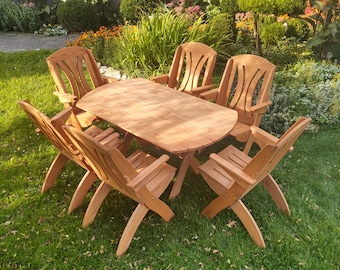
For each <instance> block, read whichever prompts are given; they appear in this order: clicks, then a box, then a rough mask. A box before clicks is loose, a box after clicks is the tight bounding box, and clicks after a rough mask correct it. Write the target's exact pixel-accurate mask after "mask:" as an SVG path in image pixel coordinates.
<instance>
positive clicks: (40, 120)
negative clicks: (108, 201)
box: [18, 100, 122, 213]
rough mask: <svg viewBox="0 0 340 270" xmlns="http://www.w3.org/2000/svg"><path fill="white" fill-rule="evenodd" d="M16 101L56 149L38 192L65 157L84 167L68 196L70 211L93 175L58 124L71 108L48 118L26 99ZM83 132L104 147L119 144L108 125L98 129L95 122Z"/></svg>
mask: <svg viewBox="0 0 340 270" xmlns="http://www.w3.org/2000/svg"><path fill="white" fill-rule="evenodd" d="M18 104H19V105H20V107H21V108H22V109H23V110H24V111H25V113H26V114H27V116H28V117H29V118H31V120H32V121H33V122H34V123H35V125H36V127H37V131H38V132H41V133H43V134H44V135H45V136H46V138H47V139H48V140H49V141H50V142H51V143H52V144H53V145H54V146H55V148H56V149H57V151H58V154H57V156H56V157H55V159H54V160H53V162H52V163H51V165H50V167H49V169H48V171H47V174H46V176H45V181H44V183H43V186H42V189H41V192H42V193H43V192H46V191H47V190H49V189H50V188H52V187H53V186H54V183H55V181H56V179H57V177H58V175H59V174H60V171H61V170H62V168H63V167H64V166H65V164H66V162H67V161H68V160H72V161H74V162H75V163H77V164H78V165H80V166H81V167H82V168H84V169H85V170H86V173H85V175H84V177H83V179H82V180H81V182H80V183H79V185H78V188H77V191H76V193H77V196H73V198H72V200H71V203H70V206H69V213H70V212H72V211H73V210H74V209H75V208H77V207H78V206H80V204H81V203H82V201H83V199H84V197H85V195H86V193H87V191H88V190H89V188H90V187H91V186H92V184H93V182H94V181H95V180H96V179H97V176H96V174H95V173H94V172H93V170H92V168H91V167H90V166H89V165H88V164H87V163H86V162H85V160H84V158H83V156H82V155H81V154H80V153H79V151H78V150H76V148H75V147H74V146H73V144H72V142H71V140H70V139H69V137H68V136H67V135H66V133H65V132H64V130H63V128H62V125H64V124H65V122H66V120H67V119H68V118H69V117H70V115H71V113H72V108H66V109H64V110H63V111H62V112H60V113H58V114H57V115H55V116H54V117H53V118H51V119H50V118H49V117H47V116H46V115H45V114H43V113H42V112H40V111H39V110H38V109H36V108H35V107H34V106H33V105H31V104H30V103H29V102H28V101H25V100H21V101H19V102H18ZM84 132H85V133H86V134H87V135H88V136H90V137H91V138H93V139H94V140H96V141H97V142H99V143H101V144H103V145H105V147H108V148H112V147H120V146H121V144H122V141H121V140H120V139H119V134H118V133H117V132H114V130H113V129H112V128H108V129H106V130H102V129H100V128H98V127H96V126H91V127H89V128H88V129H86V130H85V131H84Z"/></svg>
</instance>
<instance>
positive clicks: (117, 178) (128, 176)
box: [63, 126, 176, 256]
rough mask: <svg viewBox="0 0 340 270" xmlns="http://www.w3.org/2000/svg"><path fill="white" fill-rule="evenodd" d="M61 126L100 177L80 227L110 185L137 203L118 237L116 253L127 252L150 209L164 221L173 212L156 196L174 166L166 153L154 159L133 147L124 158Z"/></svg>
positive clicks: (167, 179) (76, 131) (89, 138)
mask: <svg viewBox="0 0 340 270" xmlns="http://www.w3.org/2000/svg"><path fill="white" fill-rule="evenodd" d="M63 127H64V129H65V131H66V133H67V134H68V135H69V137H70V139H71V140H72V142H73V143H74V145H75V146H76V147H77V148H78V150H79V151H80V153H81V154H82V155H83V156H84V157H85V160H86V162H87V163H88V164H89V165H90V166H91V167H92V168H93V171H94V172H95V173H96V175H97V176H98V177H99V179H100V180H101V181H102V183H101V184H100V186H99V187H98V189H97V190H96V192H95V194H94V196H93V197H92V199H91V202H90V204H89V206H88V208H87V210H86V213H85V216H84V220H83V227H85V226H87V225H89V224H90V223H92V222H93V220H94V218H95V216H96V214H97V212H98V210H99V208H100V206H101V204H102V202H103V201H104V199H105V197H106V196H107V194H108V193H109V191H110V190H111V189H116V190H118V191H119V192H121V193H122V194H124V195H125V196H127V197H129V198H131V199H132V200H134V201H136V202H137V203H138V205H137V207H136V209H135V211H134V212H133V214H132V216H131V218H130V220H129V221H128V223H127V225H126V227H125V229H124V232H123V234H122V236H121V239H120V241H119V244H118V248H117V251H116V254H117V256H121V255H123V254H124V253H125V252H126V250H127V249H128V247H129V245H130V243H131V240H132V237H133V235H134V234H135V232H136V230H137V228H138V226H139V224H140V223H141V222H142V220H143V218H144V216H145V215H146V213H147V212H148V211H149V210H152V211H154V212H156V213H157V214H158V215H160V216H161V217H162V218H163V219H164V220H165V221H170V219H171V218H172V217H173V216H174V213H173V212H172V210H171V209H170V208H169V206H168V205H167V204H165V203H164V202H163V201H162V200H160V199H159V197H160V196H161V195H162V194H163V192H164V191H165V189H166V188H167V187H168V185H169V184H170V182H171V180H172V179H173V177H174V175H175V171H176V168H174V167H172V166H170V165H168V164H167V163H166V161H167V160H168V159H169V157H168V156H167V155H162V156H161V157H159V158H158V159H156V158H154V157H153V156H151V155H149V154H147V153H144V152H142V151H136V152H134V153H133V154H131V155H130V156H129V157H127V158H125V157H124V156H123V154H122V153H121V152H120V151H119V150H118V149H116V148H113V149H108V148H107V147H105V146H103V145H101V144H99V143H98V142H96V141H95V140H93V138H91V137H90V136H88V134H86V133H84V132H81V131H79V130H77V129H76V128H74V127H71V126H63Z"/></svg>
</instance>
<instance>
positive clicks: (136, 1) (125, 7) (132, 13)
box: [119, 0, 158, 24]
mask: <svg viewBox="0 0 340 270" xmlns="http://www.w3.org/2000/svg"><path fill="white" fill-rule="evenodd" d="M156 3H158V1H157V0H156V1H155V0H151V1H149V0H121V1H120V6H119V11H120V14H121V16H122V17H123V19H124V20H125V21H128V22H129V23H132V24H134V23H137V22H138V21H139V19H140V18H141V16H143V15H144V14H145V13H148V11H150V10H152V9H153V8H155V7H156Z"/></svg>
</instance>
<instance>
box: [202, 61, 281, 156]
mask: <svg viewBox="0 0 340 270" xmlns="http://www.w3.org/2000/svg"><path fill="white" fill-rule="evenodd" d="M275 69H276V67H275V65H274V64H272V63H271V62H269V61H268V60H266V59H264V58H262V57H260V56H257V55H251V54H243V55H237V56H233V57H231V58H230V59H229V60H228V62H227V65H226V68H225V70H224V74H223V76H222V80H221V83H220V86H219V88H217V89H212V90H210V91H206V92H204V93H201V94H200V95H199V96H200V97H201V98H204V99H207V100H214V101H215V102H216V103H217V104H219V105H222V106H228V107H229V108H232V109H235V110H236V111H237V112H238V121H237V123H236V125H235V127H234V128H233V130H232V131H231V132H230V135H231V136H233V137H235V138H236V139H237V140H238V141H241V142H246V145H245V147H244V152H245V153H249V150H250V148H251V146H252V143H253V142H252V140H251V137H250V136H249V135H250V127H251V126H254V125H255V126H259V125H260V122H261V119H262V115H263V114H264V113H265V112H266V110H267V107H268V106H269V105H271V104H272V102H271V101H270V100H269V93H270V88H271V86H272V82H273V79H274V75H275Z"/></svg>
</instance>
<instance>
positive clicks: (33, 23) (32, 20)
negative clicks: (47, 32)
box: [0, 0, 40, 33]
mask: <svg viewBox="0 0 340 270" xmlns="http://www.w3.org/2000/svg"><path fill="white" fill-rule="evenodd" d="M0 14H1V15H0V29H2V30H4V31H21V32H29V33H33V32H34V31H35V30H37V29H39V27H40V20H39V16H38V15H39V14H38V10H37V9H36V8H35V4H34V3H33V2H29V3H24V4H23V5H17V4H15V3H13V2H12V1H11V0H1V1H0Z"/></svg>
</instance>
